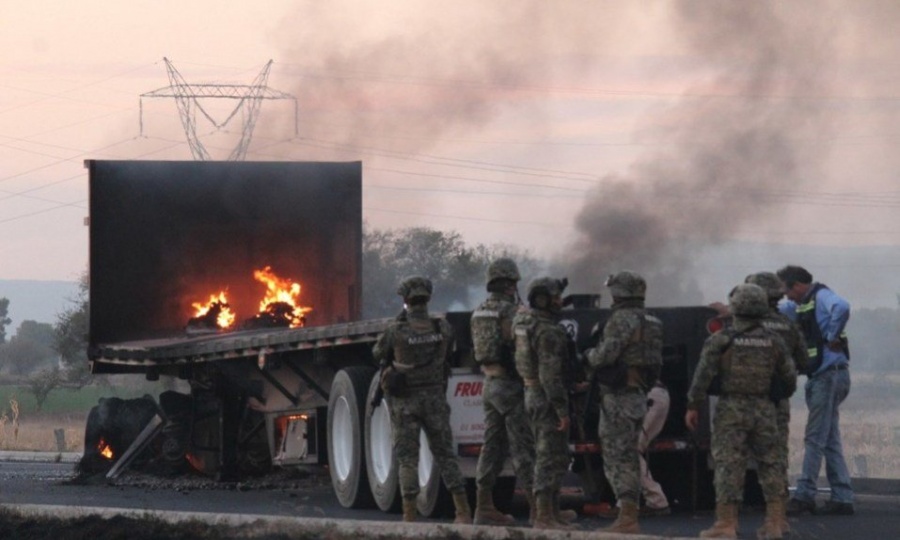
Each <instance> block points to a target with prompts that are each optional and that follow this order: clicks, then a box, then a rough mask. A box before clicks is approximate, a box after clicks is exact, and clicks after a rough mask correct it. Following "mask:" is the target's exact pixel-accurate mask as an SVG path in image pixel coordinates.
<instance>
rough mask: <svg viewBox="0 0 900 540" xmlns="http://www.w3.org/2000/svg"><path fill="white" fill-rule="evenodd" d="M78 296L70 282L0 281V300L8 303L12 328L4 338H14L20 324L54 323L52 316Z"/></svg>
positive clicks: (74, 285) (75, 287)
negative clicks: (7, 300)
mask: <svg viewBox="0 0 900 540" xmlns="http://www.w3.org/2000/svg"><path fill="white" fill-rule="evenodd" d="M77 294H78V283H77V282H74V281H31V280H0V298H8V299H9V318H10V319H12V321H13V322H12V324H10V325H9V326H8V327H7V331H6V335H7V337H11V336H13V335H15V333H16V329H17V328H18V327H19V325H20V324H22V321H37V322H42V323H50V324H55V323H56V316H57V314H58V313H60V312H62V311H63V310H64V309H66V308H67V307H69V305H70V304H71V303H72V299H73V298H75V296H76V295H77Z"/></svg>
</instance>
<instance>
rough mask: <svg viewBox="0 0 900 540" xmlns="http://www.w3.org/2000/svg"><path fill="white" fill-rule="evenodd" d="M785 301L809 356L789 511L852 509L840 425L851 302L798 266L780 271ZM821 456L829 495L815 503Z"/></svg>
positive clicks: (847, 384)
mask: <svg viewBox="0 0 900 540" xmlns="http://www.w3.org/2000/svg"><path fill="white" fill-rule="evenodd" d="M778 277H779V278H780V279H781V281H782V282H784V287H785V295H786V296H787V301H785V302H783V303H782V304H781V306H780V310H781V312H782V313H784V314H785V315H787V316H788V317H790V318H791V319H793V320H794V321H796V322H797V324H798V326H799V327H800V330H801V331H802V332H803V335H804V337H805V338H806V343H807V347H808V349H807V353H808V356H809V362H808V369H807V371H806V373H805V375H806V377H807V381H806V386H805V393H806V407H807V409H808V410H809V417H808V419H807V422H806V434H805V436H804V445H805V453H804V456H803V470H802V471H801V473H800V478H799V479H798V480H797V490H796V492H795V493H794V496H793V497H792V498H791V500H790V501H789V502H788V505H787V513H788V514H789V515H798V514H802V513H804V512H809V513H822V514H839V515H850V514H853V489H852V488H851V487H850V472H849V471H848V470H847V463H846V462H845V461H844V452H843V448H842V447H841V430H840V426H839V420H840V412H839V408H840V405H841V403H842V402H843V401H844V399H845V398H846V397H847V394H848V393H849V392H850V370H849V362H850V351H849V348H848V346H847V337H846V335H845V333H844V327H845V326H846V324H847V321H848V320H849V319H850V304H849V303H847V301H846V300H844V299H843V298H841V297H840V296H838V295H837V294H835V293H834V291H832V290H831V289H829V288H828V287H827V286H825V285H823V284H821V283H818V282H815V281H813V277H812V274H810V273H809V272H808V271H807V270H806V269H805V268H803V267H801V266H785V267H784V268H782V269H781V270H779V271H778ZM823 457H824V458H825V474H826V476H827V478H828V483H829V484H830V485H831V500H829V501H828V502H826V503H825V506H824V507H823V508H822V509H819V510H817V509H816V503H815V496H816V481H817V480H818V478H819V472H820V470H821V468H822V458H823Z"/></svg>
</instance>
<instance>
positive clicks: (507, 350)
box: [471, 298, 515, 368]
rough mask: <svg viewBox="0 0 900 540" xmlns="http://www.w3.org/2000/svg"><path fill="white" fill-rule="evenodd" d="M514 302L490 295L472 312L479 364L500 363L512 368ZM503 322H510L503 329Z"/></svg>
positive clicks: (472, 327) (473, 334)
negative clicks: (490, 296)
mask: <svg viewBox="0 0 900 540" xmlns="http://www.w3.org/2000/svg"><path fill="white" fill-rule="evenodd" d="M514 310H515V305H514V304H512V303H511V302H508V301H506V300H502V299H499V298H488V299H487V300H485V302H484V303H483V304H481V305H480V306H479V307H478V309H476V310H475V311H474V312H473V313H472V320H471V329H472V345H473V349H474V353H475V361H476V362H477V363H479V364H484V365H490V364H500V365H502V366H504V367H507V368H513V365H514V360H513V345H512V341H513V336H512V332H511V326H512V321H511V319H512V313H513V312H514ZM504 323H505V324H506V325H507V327H506V329H505V331H504V328H503V326H504Z"/></svg>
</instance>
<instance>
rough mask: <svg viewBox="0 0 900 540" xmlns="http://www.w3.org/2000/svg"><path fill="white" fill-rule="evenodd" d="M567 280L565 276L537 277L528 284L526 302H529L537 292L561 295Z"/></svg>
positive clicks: (567, 282)
mask: <svg viewBox="0 0 900 540" xmlns="http://www.w3.org/2000/svg"><path fill="white" fill-rule="evenodd" d="M568 284H569V280H568V279H566V278H563V279H556V278H551V277H542V278H537V279H535V280H534V281H532V282H531V283H529V284H528V303H529V304H531V303H532V302H533V301H534V298H535V297H536V296H537V295H539V294H546V295H548V296H562V293H563V291H564V290H566V286H567V285H568Z"/></svg>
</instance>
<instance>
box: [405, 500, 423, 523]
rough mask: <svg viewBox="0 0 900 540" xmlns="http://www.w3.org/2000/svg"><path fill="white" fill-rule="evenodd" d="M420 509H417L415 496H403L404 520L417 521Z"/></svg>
mask: <svg viewBox="0 0 900 540" xmlns="http://www.w3.org/2000/svg"><path fill="white" fill-rule="evenodd" d="M418 513H419V511H418V510H417V509H416V498H415V497H403V521H415V520H416V515H417V514H418Z"/></svg>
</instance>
